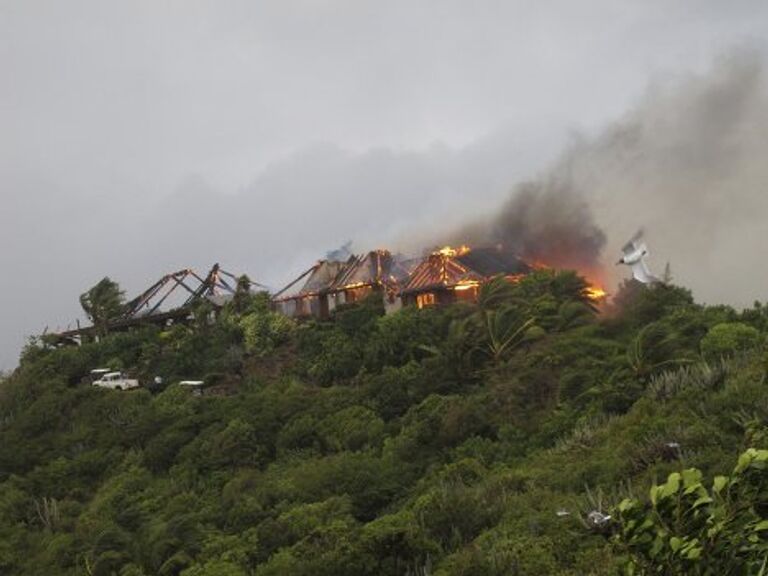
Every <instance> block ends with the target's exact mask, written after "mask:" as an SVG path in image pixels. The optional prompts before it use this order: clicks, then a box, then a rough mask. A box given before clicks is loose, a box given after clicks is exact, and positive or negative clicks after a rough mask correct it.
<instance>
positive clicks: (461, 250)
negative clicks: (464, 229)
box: [434, 244, 472, 256]
mask: <svg viewBox="0 0 768 576" xmlns="http://www.w3.org/2000/svg"><path fill="white" fill-rule="evenodd" d="M471 250H472V249H471V248H470V247H469V246H465V245H463V244H462V245H461V246H459V247H458V248H454V247H453V246H443V247H442V248H440V250H436V251H435V252H434V253H435V254H440V255H441V256H463V255H464V254H467V253H468V252H470V251H471Z"/></svg>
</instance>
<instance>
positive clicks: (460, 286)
mask: <svg viewBox="0 0 768 576" xmlns="http://www.w3.org/2000/svg"><path fill="white" fill-rule="evenodd" d="M497 248H499V249H500V250H501V249H502V247H501V246H500V245H499V246H497ZM470 252H472V248H470V247H469V246H467V245H466V244H462V245H461V246H458V247H453V246H443V247H442V248H440V249H439V250H435V251H434V252H433V253H432V254H433V256H442V257H444V258H451V259H452V258H455V257H457V256H464V255H466V254H469V253H470ZM526 264H527V265H528V266H529V267H530V269H531V270H552V269H554V266H552V265H549V264H547V263H545V262H543V261H541V260H534V261H532V262H526ZM457 265H458V263H457ZM592 272H594V271H592ZM587 274H588V275H589V276H593V277H594V274H593V273H591V272H589V273H587ZM444 276H445V274H444ZM523 276H525V274H514V275H507V276H506V277H507V279H508V280H509V281H510V282H513V283H514V282H519V281H520V279H521V278H522V277H523ZM585 277H586V275H585ZM443 280H445V278H443ZM587 283H588V286H587V289H586V293H587V296H588V297H589V299H590V300H592V301H593V302H598V303H599V302H603V301H604V300H605V299H606V297H607V296H608V294H607V292H606V291H605V290H604V289H603V288H602V287H601V286H600V284H598V283H595V282H592V281H591V280H589V279H588V278H587ZM480 284H481V282H480V281H477V280H463V281H461V282H458V283H457V284H456V285H455V286H453V288H452V289H453V290H455V291H459V292H461V291H465V290H470V289H476V288H478V287H479V286H480Z"/></svg>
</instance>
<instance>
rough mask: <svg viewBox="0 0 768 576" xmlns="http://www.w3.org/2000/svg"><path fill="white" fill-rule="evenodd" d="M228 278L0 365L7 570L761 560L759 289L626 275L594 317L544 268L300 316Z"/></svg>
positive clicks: (575, 281)
mask: <svg viewBox="0 0 768 576" xmlns="http://www.w3.org/2000/svg"><path fill="white" fill-rule="evenodd" d="M242 285H243V288H242V289H241V290H239V295H238V298H237V299H236V300H235V301H233V302H232V303H231V304H229V305H227V306H226V307H225V308H224V310H222V311H220V312H219V313H217V314H214V313H213V310H212V309H210V308H209V307H201V308H200V309H199V310H196V311H195V316H194V321H193V322H191V323H189V324H187V325H176V326H172V327H168V328H163V329H159V328H156V327H152V326H147V327H145V328H142V329H137V330H133V331H130V332H118V333H111V334H107V335H105V336H103V337H102V338H100V339H99V341H98V342H88V343H85V344H83V345H82V346H79V347H67V346H63V347H62V346H60V347H53V346H51V345H50V342H48V343H46V342H42V341H37V340H32V341H31V342H30V344H29V345H28V346H27V347H26V349H25V350H24V353H23V354H22V357H21V360H20V365H19V367H18V369H17V370H15V371H14V373H13V374H11V375H10V376H9V377H8V378H7V379H5V380H0V573H1V574H20V575H35V576H37V575H40V574H62V575H72V576H74V575H82V574H88V575H94V576H101V575H113V574H114V575H120V576H139V575H156V574H157V575H179V576H207V575H237V576H240V575H256V576H265V575H273V574H274V575H278V574H279V575H283V574H292V575H294V574H295V575H303V574H306V575H313V576H315V575H347V574H348V575H355V576H360V575H363V576H364V575H383V576H387V575H393V576H394V575H398V576H400V575H406V574H410V575H427V574H430V575H441V576H448V575H456V576H459V575H460V576H470V575H491V576H493V575H499V576H501V575H508V574H517V575H525V574H535V575H537V576H538V575H542V574H553V575H561V576H565V575H572V576H575V575H582V574H596V575H601V574H617V573H622V572H624V573H630V574H755V575H757V574H761V573H767V571H768V568H766V558H767V557H768V549H766V536H767V535H768V530H766V521H767V520H768V498H767V495H766V481H767V480H768V471H766V465H768V456H766V455H768V452H766V450H768V400H766V398H768V396H766V393H765V390H766V388H765V386H766V385H765V376H766V367H767V366H768V362H767V360H768V356H766V352H765V349H764V341H765V335H766V333H767V332H768V308H766V307H764V306H762V305H756V306H755V307H753V308H751V309H748V310H745V311H741V312H737V311H736V310H733V309H731V308H729V307H724V306H709V307H707V306H701V305H699V304H696V303H695V302H694V301H693V299H692V298H691V295H690V293H689V292H688V291H687V290H685V289H682V288H679V287H675V286H670V285H665V284H659V285H656V286H654V287H651V288H646V287H642V286H638V285H634V284H627V285H625V286H624V287H623V288H622V290H621V291H620V293H619V294H617V295H616V298H615V302H616V303H615V305H614V306H613V307H611V308H610V309H604V310H603V311H602V312H600V313H599V312H598V311H597V309H596V306H595V304H594V302H593V301H591V300H590V299H589V297H588V294H587V292H586V291H585V288H586V283H585V282H584V281H583V279H581V278H579V277H578V276H577V275H575V274H573V273H570V272H547V271H541V272H537V273H535V274H533V275H531V276H530V277H528V278H526V279H525V280H523V281H522V282H520V283H519V284H516V285H510V284H508V283H507V282H505V281H503V280H497V281H494V282H491V283H490V284H488V285H487V286H485V287H484V288H483V290H482V291H481V294H480V299H479V302H478V303H477V304H466V303H463V304H457V305H454V306H450V307H442V308H430V309H423V310H418V309H411V308H406V309H403V310H401V311H399V312H397V313H395V314H391V315H384V310H383V306H382V304H381V300H379V299H376V298H371V299H369V300H365V301H363V302H360V303H356V304H354V305H347V306H342V307H340V308H338V309H337V310H336V311H335V312H334V315H333V317H332V318H331V319H330V320H329V321H308V322H302V323H295V322H293V321H291V320H288V319H286V318H284V317H282V316H278V315H277V314H275V313H274V312H272V311H271V310H270V308H269V306H268V301H267V299H266V297H265V296H264V295H257V296H254V295H251V294H250V292H249V291H248V290H247V289H246V288H247V284H246V282H245V281H243V282H242ZM113 294H114V292H113ZM94 296H95V293H94V294H92V295H91V296H90V298H89V302H91V301H93V299H94ZM107 308H108V309H111V307H107ZM604 308H605V307H604ZM111 313H112V312H110V313H109V314H107V316H109V315H110V314H111ZM95 367H110V368H120V369H123V370H125V371H127V372H128V373H129V374H130V375H132V376H135V377H137V378H139V379H140V380H141V381H142V382H143V383H145V384H147V386H145V387H144V388H142V389H139V390H135V391H130V392H116V391H111V390H104V389H99V388H94V387H93V386H90V385H89V380H88V375H89V372H90V370H91V369H93V368H95ZM155 376H161V377H162V384H161V385H152V386H150V384H152V383H154V382H155ZM183 379H202V380H204V381H205V382H206V389H205V391H204V394H203V395H202V396H195V395H193V394H192V393H190V391H189V390H185V389H184V388H183V387H182V386H179V385H178V382H179V381H180V380H183ZM739 454H742V455H741V456H739ZM659 478H667V480H666V481H665V482H662V483H659V482H658V479H659Z"/></svg>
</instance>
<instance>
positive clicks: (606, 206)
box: [451, 49, 768, 306]
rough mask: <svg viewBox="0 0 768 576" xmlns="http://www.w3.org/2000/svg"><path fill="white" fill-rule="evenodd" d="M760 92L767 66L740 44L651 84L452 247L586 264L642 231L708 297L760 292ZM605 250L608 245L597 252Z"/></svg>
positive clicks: (679, 275)
mask: <svg viewBox="0 0 768 576" xmlns="http://www.w3.org/2000/svg"><path fill="white" fill-rule="evenodd" d="M766 158H768V91H766V81H765V61H764V59H762V58H761V56H760V54H759V53H757V52H755V51H750V50H746V49H740V50H737V51H733V52H730V53H728V54H727V55H724V56H721V57H720V58H719V59H718V60H717V61H716V62H715V64H714V65H713V67H712V69H711V70H709V71H708V72H706V73H704V74H701V75H688V76H681V77H676V78H674V79H668V80H666V81H659V82H658V83H656V84H654V85H652V86H651V87H650V88H649V90H648V92H647V94H646V95H645V97H644V98H643V99H642V100H641V101H640V102H639V103H638V104H637V106H636V107H634V108H633V109H632V110H630V111H629V112H628V113H627V114H626V115H625V116H624V117H623V118H621V119H620V120H617V121H616V122H614V123H612V124H611V125H610V126H609V127H608V128H607V129H605V130H604V131H602V132H600V133H599V134H598V135H597V136H594V137H581V138H576V137H575V138H574V142H573V143H572V144H571V145H570V146H569V147H568V148H567V150H566V151H565V152H564V153H563V154H562V157H561V158H560V160H559V161H557V162H555V163H554V164H553V165H552V166H551V167H550V168H549V169H547V170H545V171H544V172H542V174H541V175H540V176H539V177H538V178H536V179H534V180H531V181H528V182H524V183H522V184H519V185H517V186H516V187H515V188H514V189H513V190H512V192H511V197H510V199H509V200H507V201H506V203H504V204H502V206H501V209H500V210H494V211H492V212H491V213H490V214H489V215H487V216H486V217H484V218H482V219H480V220H479V221H477V222H474V223H472V224H471V225H469V226H467V227H465V228H462V229H460V230H459V232H457V233H455V234H453V235H452V237H451V239H452V240H453V241H454V242H459V241H462V240H468V241H469V242H473V243H502V244H504V245H505V246H508V247H509V248H511V249H513V250H516V251H518V252H519V253H520V255H522V256H524V257H528V258H531V259H536V260H542V261H543V262H546V263H551V264H553V265H558V266H565V267H574V268H577V269H581V270H585V271H593V270H595V269H596V268H597V267H598V265H600V264H602V266H603V268H604V271H605V273H606V275H607V277H608V279H610V281H611V284H612V285H613V286H614V287H615V284H616V282H617V280H618V278H619V277H620V276H621V275H626V270H622V269H614V268H613V266H611V263H612V262H615V261H616V260H617V258H618V257H619V256H620V247H621V246H622V245H623V244H624V242H626V241H627V240H628V239H629V238H630V236H631V235H632V233H633V232H634V231H635V230H636V229H637V228H638V227H640V226H642V227H644V228H645V229H646V232H647V233H646V240H647V242H648V244H649V248H650V251H651V255H652V263H653V264H654V266H655V269H656V270H657V272H659V273H660V272H661V270H662V268H663V267H664V266H665V263H666V262H669V263H670V264H671V267H672V271H673V273H674V276H675V280H676V281H677V282H679V283H681V284H683V285H685V286H689V287H691V288H692V289H693V290H694V292H695V295H696V296H697V297H698V298H700V299H702V300H705V301H707V302H710V303H712V302H726V303H730V304H734V305H737V306H743V305H749V304H751V303H752V302H753V301H754V300H756V299H760V300H765V299H766V298H767V297H768V292H766V286H768V268H767V267H765V266H763V265H762V261H763V259H764V257H765V256H767V255H768V252H767V251H766V249H765V248H764V247H763V239H765V238H767V237H768V163H766ZM604 249H605V250H604Z"/></svg>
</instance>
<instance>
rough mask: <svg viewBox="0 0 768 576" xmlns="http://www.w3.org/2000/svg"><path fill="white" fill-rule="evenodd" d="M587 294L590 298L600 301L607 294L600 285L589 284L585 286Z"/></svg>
mask: <svg viewBox="0 0 768 576" xmlns="http://www.w3.org/2000/svg"><path fill="white" fill-rule="evenodd" d="M587 296H589V298H590V300H594V301H596V302H600V301H602V300H605V298H606V296H608V293H607V292H606V291H605V290H603V289H602V288H600V286H597V285H595V284H591V285H589V286H588V287H587Z"/></svg>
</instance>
